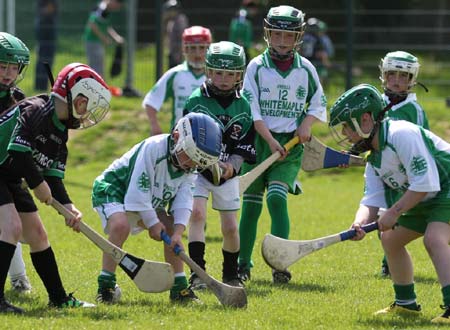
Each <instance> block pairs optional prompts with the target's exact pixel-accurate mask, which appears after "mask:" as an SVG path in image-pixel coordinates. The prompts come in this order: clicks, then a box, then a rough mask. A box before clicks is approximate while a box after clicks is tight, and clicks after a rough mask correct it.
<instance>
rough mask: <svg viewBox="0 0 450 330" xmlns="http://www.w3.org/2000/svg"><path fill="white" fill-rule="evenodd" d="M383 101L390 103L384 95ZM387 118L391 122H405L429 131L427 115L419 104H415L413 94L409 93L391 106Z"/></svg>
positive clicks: (415, 98)
mask: <svg viewBox="0 0 450 330" xmlns="http://www.w3.org/2000/svg"><path fill="white" fill-rule="evenodd" d="M383 99H384V100H385V101H386V104H389V103H390V101H389V98H388V97H387V96H386V95H384V94H383ZM387 116H388V117H389V118H390V119H393V120H406V121H409V122H411V123H413V124H416V125H419V126H422V127H423V128H426V129H430V126H429V124H428V118H427V115H426V113H425V111H424V110H423V109H422V107H421V106H420V104H419V103H417V97H416V94H415V93H409V94H408V96H407V98H406V99H405V100H403V101H402V102H400V103H398V104H396V105H394V106H392V108H391V109H389V111H388V113H387Z"/></svg>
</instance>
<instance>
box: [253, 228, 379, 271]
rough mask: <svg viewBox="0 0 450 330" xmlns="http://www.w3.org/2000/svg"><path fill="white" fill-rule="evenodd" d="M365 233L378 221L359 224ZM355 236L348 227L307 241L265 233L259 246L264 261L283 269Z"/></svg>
mask: <svg viewBox="0 0 450 330" xmlns="http://www.w3.org/2000/svg"><path fill="white" fill-rule="evenodd" d="M361 229H362V230H364V231H365V232H366V233H368V232H371V231H374V230H377V229H378V223H377V222H372V223H369V224H367V225H364V226H361ZM355 236H356V230H355V229H350V230H347V231H343V232H341V233H339V234H334V235H330V236H326V237H321V238H317V239H313V240H307V241H293V240H287V239H282V238H279V237H276V236H273V235H271V234H266V236H265V237H264V240H263V242H262V246H261V252H262V256H263V258H264V261H265V262H266V263H267V264H268V265H269V266H270V267H272V268H274V269H277V270H285V269H287V268H288V267H289V266H290V265H292V264H293V263H295V262H296V261H298V260H299V259H301V258H303V257H305V256H307V255H308V254H310V253H312V252H314V251H317V250H320V249H323V248H325V247H327V246H330V245H332V244H335V243H339V242H342V241H346V240H348V239H350V238H353V237H355Z"/></svg>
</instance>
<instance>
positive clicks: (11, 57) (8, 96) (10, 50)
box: [0, 32, 31, 293]
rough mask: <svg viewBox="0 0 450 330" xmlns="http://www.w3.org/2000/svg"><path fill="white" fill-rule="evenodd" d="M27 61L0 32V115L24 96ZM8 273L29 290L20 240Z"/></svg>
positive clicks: (17, 44)
mask: <svg viewBox="0 0 450 330" xmlns="http://www.w3.org/2000/svg"><path fill="white" fill-rule="evenodd" d="M29 63H30V51H29V50H28V48H27V46H26V45H25V44H24V43H23V42H22V41H21V40H20V39H19V38H17V37H15V36H13V35H11V34H9V33H6V32H0V115H2V114H3V112H4V111H6V110H7V109H9V108H10V107H11V106H13V105H14V104H15V103H17V102H18V101H21V100H23V99H24V98H25V94H24V93H23V91H22V90H21V89H20V88H18V87H16V84H17V83H19V81H21V80H22V79H23V77H24V75H25V72H26V70H27V67H28V64H29ZM17 197H18V196H17ZM22 211H24V210H22ZM19 216H20V213H19ZM8 274H9V278H10V280H11V287H12V288H13V290H15V291H16V292H19V293H28V292H30V291H31V284H30V282H29V280H28V277H27V274H26V269H25V262H24V261H23V257H22V244H21V243H20V242H17V245H16V251H15V252H14V256H13V258H12V260H11V265H10V267H9V271H8Z"/></svg>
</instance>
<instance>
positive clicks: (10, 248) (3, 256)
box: [0, 241, 16, 298]
mask: <svg viewBox="0 0 450 330" xmlns="http://www.w3.org/2000/svg"><path fill="white" fill-rule="evenodd" d="M15 251H16V246H15V245H14V244H10V243H7V242H5V241H0V298H3V297H4V296H5V282H6V276H7V275H8V269H9V266H10V265H11V259H12V257H13V255H14V252H15Z"/></svg>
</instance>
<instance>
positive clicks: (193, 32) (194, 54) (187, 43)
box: [181, 26, 212, 69]
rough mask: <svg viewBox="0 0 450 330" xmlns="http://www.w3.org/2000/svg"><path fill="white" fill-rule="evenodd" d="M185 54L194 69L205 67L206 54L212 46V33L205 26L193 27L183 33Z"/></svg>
mask: <svg viewBox="0 0 450 330" xmlns="http://www.w3.org/2000/svg"><path fill="white" fill-rule="evenodd" d="M181 39H182V42H183V54H184V57H185V59H186V61H187V62H188V64H189V65H190V66H191V67H192V68H194V69H203V68H204V67H205V54H206V50H207V49H208V46H209V45H210V44H211V40H212V37H211V31H210V30H209V29H207V28H205V27H203V26H191V27H190V28H187V29H185V30H184V31H183V35H182V37H181Z"/></svg>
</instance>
